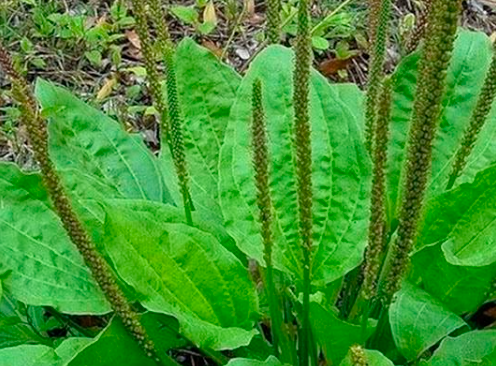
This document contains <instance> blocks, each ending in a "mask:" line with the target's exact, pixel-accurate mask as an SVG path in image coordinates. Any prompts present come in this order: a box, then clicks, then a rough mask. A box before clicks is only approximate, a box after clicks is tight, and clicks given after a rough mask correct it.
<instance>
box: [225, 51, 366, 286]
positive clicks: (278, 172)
mask: <svg viewBox="0 0 496 366" xmlns="http://www.w3.org/2000/svg"><path fill="white" fill-rule="evenodd" d="M292 72H293V53H292V52H291V51H290V50H289V49H287V48H284V47H280V46H272V47H269V48H267V49H266V50H264V51H263V52H262V53H261V54H260V55H258V56H257V58H256V59H255V60H254V61H253V62H252V64H251V66H250V69H249V71H248V73H247V74H246V76H245V78H244V79H243V81H242V83H241V86H240V87H239V89H238V94H237V100H236V103H235V104H234V105H233V108H232V110H231V117H230V122H229V126H228V130H227V132H226V136H225V139H224V145H223V146H222V149H221V162H220V177H221V180H220V191H221V207H222V212H223V214H224V218H225V220H226V221H225V225H226V228H227V230H228V231H229V233H230V234H231V235H232V236H233V237H234V238H235V240H236V241H237V244H238V246H239V247H240V249H241V250H242V251H243V252H245V253H246V254H247V255H248V256H249V257H251V258H254V259H256V260H257V261H258V262H260V263H263V260H262V252H263V250H262V247H263V245H262V241H261V236H260V228H259V224H258V219H257V217H258V209H257V205H256V190H255V184H254V176H255V174H254V168H253V165H252V148H251V134H250V126H251V108H252V107H251V105H252V103H251V93H252V84H253V81H254V80H255V79H256V78H260V79H261V81H262V85H263V95H264V103H263V104H264V108H265V112H266V115H267V121H268V123H267V128H268V135H269V141H270V145H269V155H270V161H271V166H270V171H271V181H270V189H271V195H272V198H273V203H274V209H275V219H274V228H273V229H274V233H275V243H274V244H275V248H274V263H275V266H276V267H277V268H278V269H281V270H284V271H286V272H289V273H292V274H294V275H295V276H296V277H297V278H301V276H302V270H301V260H300V258H301V250H300V243H299V240H298V207H297V197H296V183H295V182H296V180H295V174H294V164H293V136H292V126H293V122H294V121H293V115H294V113H293V107H292V98H293V95H292V94H293V92H292ZM311 123H312V150H313V152H312V154H313V162H314V163H313V188H314V189H313V193H314V200H313V204H314V210H313V214H314V228H313V229H314V244H315V247H316V248H315V258H314V265H313V271H314V274H313V278H314V280H315V281H316V283H318V284H325V283H329V282H331V281H333V280H335V279H337V278H340V277H341V276H342V275H343V274H345V273H346V272H348V271H349V270H351V269H352V268H354V267H355V266H357V265H358V264H359V263H360V261H361V259H362V253H363V250H364V247H365V242H366V230H367V222H368V202H369V198H368V191H369V177H370V167H369V161H368V157H367V155H366V152H365V150H364V148H363V146H362V143H361V141H362V138H361V136H360V132H359V124H360V122H358V121H357V120H356V119H355V117H354V115H353V114H352V113H351V112H350V111H349V109H348V108H347V107H345V106H344V105H343V102H342V101H341V100H340V99H339V96H338V92H337V88H336V87H333V86H330V85H329V84H328V82H327V81H326V80H325V79H324V78H323V77H322V76H321V75H319V74H318V73H317V72H313V73H312V79H311Z"/></svg>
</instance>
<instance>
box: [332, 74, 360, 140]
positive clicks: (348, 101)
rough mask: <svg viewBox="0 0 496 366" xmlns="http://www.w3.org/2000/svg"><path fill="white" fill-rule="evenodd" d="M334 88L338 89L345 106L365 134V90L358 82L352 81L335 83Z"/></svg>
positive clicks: (337, 91)
mask: <svg viewBox="0 0 496 366" xmlns="http://www.w3.org/2000/svg"><path fill="white" fill-rule="evenodd" d="M333 88H334V89H335V90H336V93H337V94H338V97H339V99H340V100H342V101H343V107H344V108H347V109H348V112H349V113H351V114H352V115H353V117H354V118H355V120H356V121H357V124H358V126H359V130H360V133H361V134H362V135H363V132H364V130H365V118H364V116H365V111H364V109H363V103H364V95H363V92H362V91H361V90H360V88H359V87H358V86H357V85H356V84H352V83H343V84H335V85H333Z"/></svg>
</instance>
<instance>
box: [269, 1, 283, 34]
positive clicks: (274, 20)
mask: <svg viewBox="0 0 496 366" xmlns="http://www.w3.org/2000/svg"><path fill="white" fill-rule="evenodd" d="M266 7H267V39H268V41H269V44H277V43H279V41H280V39H281V29H280V18H279V12H280V11H281V0H266Z"/></svg>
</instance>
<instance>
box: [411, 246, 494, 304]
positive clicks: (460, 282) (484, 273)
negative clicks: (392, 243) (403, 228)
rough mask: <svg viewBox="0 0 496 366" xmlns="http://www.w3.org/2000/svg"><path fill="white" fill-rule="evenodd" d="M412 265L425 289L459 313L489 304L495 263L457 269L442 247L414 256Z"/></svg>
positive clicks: (422, 251) (423, 251) (428, 248)
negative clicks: (488, 297) (449, 260)
mask: <svg viewBox="0 0 496 366" xmlns="http://www.w3.org/2000/svg"><path fill="white" fill-rule="evenodd" d="M412 265H413V270H414V272H415V273H417V274H418V276H420V278H421V279H422V286H423V288H424V289H425V290H426V291H427V292H429V293H430V294H431V295H432V296H434V297H435V298H437V299H438V300H440V301H441V302H442V303H443V304H444V305H445V306H446V307H447V308H448V309H450V310H451V311H453V312H454V313H456V314H463V313H467V312H473V311H476V310H477V309H478V308H479V307H480V306H481V305H482V304H483V303H484V302H485V301H486V299H487V294H488V293H489V292H490V291H491V290H492V288H493V283H494V279H495V278H496V264H494V263H493V264H492V265H490V266H485V267H462V266H455V265H453V264H450V263H449V262H448V261H447V260H446V258H445V257H444V254H443V252H442V250H441V245H440V244H436V245H432V246H426V247H424V248H423V249H422V250H420V251H419V252H417V253H415V255H414V256H413V257H412Z"/></svg>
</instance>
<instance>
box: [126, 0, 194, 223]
mask: <svg viewBox="0 0 496 366" xmlns="http://www.w3.org/2000/svg"><path fill="white" fill-rule="evenodd" d="M132 2H133V9H134V11H135V14H136V24H137V31H138V36H139V37H140V39H141V41H142V44H143V46H142V48H143V56H144V58H145V66H146V67H147V72H148V69H149V70H150V71H151V72H148V74H149V80H150V81H149V82H150V85H151V86H152V88H151V89H152V97H153V98H154V100H155V105H156V106H157V110H158V112H159V114H160V115H161V124H162V126H161V129H162V137H163V139H165V140H166V141H167V143H168V145H169V149H170V152H171V156H172V160H173V162H174V167H175V169H176V174H177V178H178V181H179V190H180V192H181V196H182V199H183V206H184V212H185V216H186V221H187V222H188V224H190V225H191V224H192V223H193V218H192V211H194V205H193V201H192V199H191V194H190V190H189V180H190V177H189V173H188V167H187V162H186V153H185V149H184V139H183V132H182V124H183V121H182V115H181V109H180V105H179V98H178V93H177V80H176V72H175V66H174V48H173V45H172V42H171V40H170V36H169V31H168V28H167V24H166V23H165V12H164V11H163V9H162V6H161V4H160V1H158V0H147V1H143V0H132ZM146 5H148V7H149V13H150V16H151V18H152V21H153V23H154V24H155V29H156V31H157V35H158V44H159V49H160V52H161V53H162V56H163V60H164V64H165V84H166V90H167V106H166V105H165V103H164V98H163V94H162V89H161V85H160V82H159V73H158V71H157V67H156V65H155V57H154V55H155V54H154V51H153V45H152V42H151V36H150V28H149V26H148V20H147V13H146Z"/></svg>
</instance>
